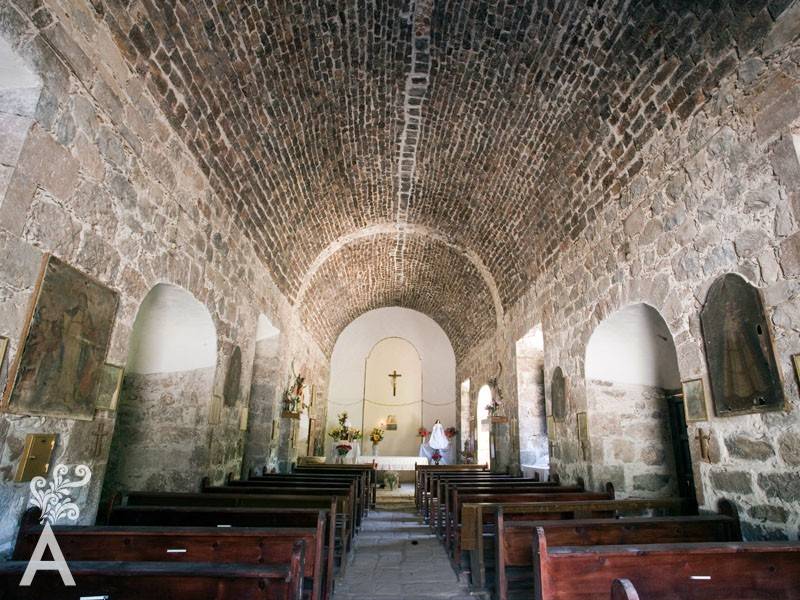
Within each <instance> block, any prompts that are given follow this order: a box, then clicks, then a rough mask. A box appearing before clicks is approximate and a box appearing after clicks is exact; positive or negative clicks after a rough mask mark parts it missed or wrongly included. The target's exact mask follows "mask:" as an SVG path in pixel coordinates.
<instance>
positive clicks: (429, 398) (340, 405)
mask: <svg viewBox="0 0 800 600" xmlns="http://www.w3.org/2000/svg"><path fill="white" fill-rule="evenodd" d="M390 337H400V338H404V339H406V340H408V341H409V342H410V343H411V344H413V345H414V347H415V348H416V349H417V351H418V352H419V355H420V358H421V360H422V400H423V405H422V421H423V423H425V426H426V427H427V428H428V429H430V427H431V426H432V425H433V422H434V420H435V419H440V420H441V421H442V424H444V426H445V427H449V426H451V425H452V426H454V427H457V423H456V357H455V353H454V352H453V346H452V345H451V343H450V340H449V339H448V338H447V335H446V334H445V332H444V331H443V330H442V328H441V327H440V326H439V325H438V324H437V323H436V322H435V321H434V320H433V319H431V318H430V317H427V316H425V315H423V314H422V313H420V312H417V311H415V310H410V309H407V308H397V307H390V308H379V309H376V310H372V311H369V312H367V313H364V314H363V315H361V316H360V317H359V318H357V319H356V320H355V321H353V322H352V323H350V325H348V326H347V327H345V328H344V330H343V331H342V333H341V334H339V338H338V339H337V340H336V345H335V346H334V348H333V353H332V355H331V368H330V373H331V375H330V386H329V391H328V429H330V427H331V426H332V425H334V424H335V423H336V415H337V414H339V413H340V412H342V411H347V413H348V415H349V416H350V421H351V424H352V425H353V426H354V427H359V428H361V427H362V421H361V418H362V405H363V400H364V376H365V367H366V361H367V357H368V356H369V353H370V351H371V350H372V348H373V347H374V346H375V344H377V343H378V342H380V341H381V340H383V339H386V338H390ZM400 381H402V379H401V380H400ZM434 404H435V405H434ZM366 433H369V432H366ZM326 448H327V450H328V453H330V448H331V440H330V438H326Z"/></svg>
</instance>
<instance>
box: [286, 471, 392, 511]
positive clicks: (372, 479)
mask: <svg viewBox="0 0 800 600" xmlns="http://www.w3.org/2000/svg"><path fill="white" fill-rule="evenodd" d="M292 472H293V473H348V474H359V473H361V474H364V475H365V477H367V478H368V483H367V486H368V489H369V490H370V492H369V493H370V506H371V507H372V508H374V507H375V502H376V501H377V493H378V491H377V490H378V467H377V465H376V464H375V463H372V464H369V465H335V464H333V465H332V464H320V465H302V466H301V465H298V466H296V467H294V469H293V470H292Z"/></svg>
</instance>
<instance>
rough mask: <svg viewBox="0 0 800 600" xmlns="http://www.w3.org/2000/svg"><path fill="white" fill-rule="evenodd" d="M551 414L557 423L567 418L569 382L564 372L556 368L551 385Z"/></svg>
mask: <svg viewBox="0 0 800 600" xmlns="http://www.w3.org/2000/svg"><path fill="white" fill-rule="evenodd" d="M550 403H551V405H552V407H553V408H552V409H551V414H552V415H553V419H554V420H556V421H563V420H564V419H565V418H566V417H567V380H566V379H565V378H564V371H562V370H561V367H556V368H555V370H554V371H553V379H552V380H551V383H550Z"/></svg>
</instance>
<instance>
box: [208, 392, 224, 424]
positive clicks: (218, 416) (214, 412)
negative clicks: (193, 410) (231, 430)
mask: <svg viewBox="0 0 800 600" xmlns="http://www.w3.org/2000/svg"><path fill="white" fill-rule="evenodd" d="M223 403H224V400H223V398H222V396H221V395H220V394H214V396H213V397H212V398H211V406H210V407H209V409H208V423H209V425H219V423H220V421H221V420H222V405H223Z"/></svg>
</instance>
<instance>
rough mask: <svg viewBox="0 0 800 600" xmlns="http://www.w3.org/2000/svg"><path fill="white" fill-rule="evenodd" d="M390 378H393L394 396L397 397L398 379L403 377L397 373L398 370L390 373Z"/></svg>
mask: <svg viewBox="0 0 800 600" xmlns="http://www.w3.org/2000/svg"><path fill="white" fill-rule="evenodd" d="M389 377H391V378H392V396H397V378H398V377H402V375H400V373H398V372H397V369H395V370H394V371H392V372H391V373H389Z"/></svg>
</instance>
